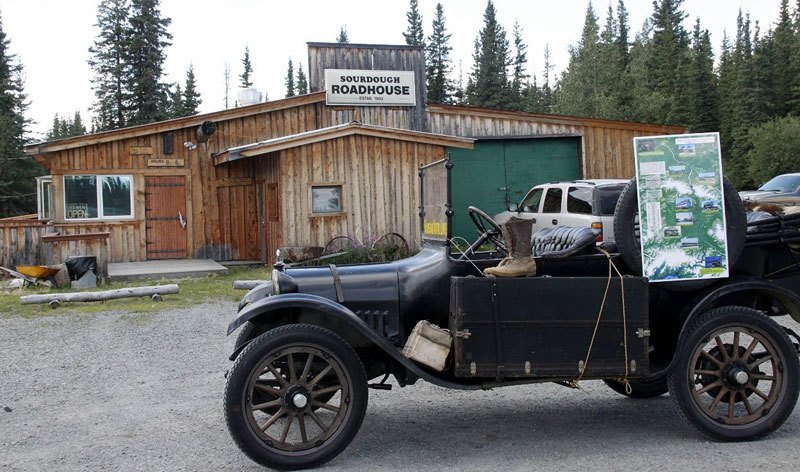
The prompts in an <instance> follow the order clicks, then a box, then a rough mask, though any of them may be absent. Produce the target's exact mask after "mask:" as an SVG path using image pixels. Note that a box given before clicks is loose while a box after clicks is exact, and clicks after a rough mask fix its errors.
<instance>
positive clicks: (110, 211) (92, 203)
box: [64, 175, 133, 220]
mask: <svg viewBox="0 0 800 472" xmlns="http://www.w3.org/2000/svg"><path fill="white" fill-rule="evenodd" d="M132 187H133V177H132V176H130V175H66V176H64V217H65V218H66V219H67V220H85V219H97V218H108V219H115V218H129V217H132V216H133V188H132Z"/></svg>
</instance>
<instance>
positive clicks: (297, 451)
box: [223, 324, 368, 470]
mask: <svg viewBox="0 0 800 472" xmlns="http://www.w3.org/2000/svg"><path fill="white" fill-rule="evenodd" d="M331 375H334V376H335V377H336V379H337V381H338V384H335V385H331V384H330V383H328V384H327V385H328V386H327V387H323V388H319V384H321V382H320V381H321V380H322V379H326V378H328V377H330V376H331ZM331 390H333V391H334V396H333V397H332V398H331V399H329V400H328V401H327V402H321V401H320V400H321V399H322V398H321V397H322V396H324V395H327V394H328V393H330V391H331ZM367 401H368V394H367V379H366V374H365V373H364V367H363V365H362V364H361V361H360V360H359V358H358V356H357V355H356V353H355V351H353V349H352V347H350V345H348V344H347V343H346V342H345V341H344V340H343V339H342V338H341V337H339V336H338V335H336V334H335V333H333V332H331V331H328V330H326V329H323V328H320V327H318V326H313V325H305V324H298V325H289V326H282V327H279V328H275V329H273V330H270V331H268V332H266V333H264V334H262V335H260V336H258V337H257V338H256V339H254V340H253V341H252V342H251V343H250V344H248V345H247V347H245V349H244V350H243V351H242V352H241V353H240V354H239V356H238V357H237V358H236V361H235V362H234V364H233V367H232V368H231V371H230V374H229V375H228V380H227V384H226V387H225V398H224V401H223V406H224V410H225V421H226V423H227V425H228V430H229V432H230V434H231V436H232V437H233V440H234V441H235V442H236V444H237V446H239V448H240V449H241V450H242V451H243V452H244V453H245V454H247V456H248V457H250V458H251V459H253V460H254V461H256V462H258V463H259V464H262V465H265V466H268V467H272V468H276V469H283V470H296V469H303V468H310V467H315V466H318V465H320V464H323V463H325V462H327V461H329V460H331V459H333V458H334V457H336V456H337V455H338V454H339V453H341V452H342V451H343V450H344V448H345V447H347V445H348V444H349V443H350V441H352V439H353V438H354V437H355V435H356V433H357V432H358V429H359V428H360V426H361V422H362V420H363V419H364V413H365V412H366V410H367ZM254 403H255V405H254ZM275 406H278V407H279V410H278V411H275V410H274V407H275Z"/></svg>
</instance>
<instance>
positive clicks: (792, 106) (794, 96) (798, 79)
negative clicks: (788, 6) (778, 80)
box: [789, 0, 800, 116]
mask: <svg viewBox="0 0 800 472" xmlns="http://www.w3.org/2000/svg"><path fill="white" fill-rule="evenodd" d="M793 24H794V40H793V41H792V45H791V52H790V59H789V64H790V69H789V72H790V74H789V75H790V76H791V80H790V83H791V86H790V98H789V112H790V113H791V114H792V115H795V116H800V0H797V4H796V5H795V9H794V21H793Z"/></svg>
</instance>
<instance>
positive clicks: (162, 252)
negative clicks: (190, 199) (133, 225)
mask: <svg viewBox="0 0 800 472" xmlns="http://www.w3.org/2000/svg"><path fill="white" fill-rule="evenodd" d="M144 186H145V192H144V196H145V198H144V202H145V204H144V206H145V233H146V234H145V236H146V241H147V259H185V258H186V257H187V251H186V225H187V224H188V222H187V216H186V178H185V177H181V176H171V177H145V185H144Z"/></svg>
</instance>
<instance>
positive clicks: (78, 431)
mask: <svg viewBox="0 0 800 472" xmlns="http://www.w3.org/2000/svg"><path fill="white" fill-rule="evenodd" d="M234 310H235V305H234V304H232V303H219V304H205V305H200V306H196V307H193V308H188V309H172V310H164V311H161V312H158V313H149V314H129V313H119V312H113V311H107V312H101V313H92V314H86V315H59V314H58V312H57V311H56V312H54V313H53V315H52V316H39V317H35V318H23V317H19V316H7V315H2V314H0V469H2V470H4V471H5V470H8V471H33V470H70V471H71V470H123V471H135V470H147V471H152V470H169V471H176V470H186V471H199V470H202V471H205V470H209V471H228V470H230V471H242V470H261V467H259V466H257V465H256V464H254V463H252V462H251V461H250V460H249V459H247V458H246V457H245V456H244V455H243V454H242V453H241V452H240V451H239V450H238V449H237V448H236V446H235V445H234V443H233V441H232V440H231V439H230V437H229V435H228V432H227V430H226V427H225V422H224V419H223V416H222V407H221V405H222V392H223V388H224V377H223V376H224V373H225V371H226V369H227V368H228V367H229V365H230V362H229V361H228V360H227V356H228V355H229V353H230V352H231V348H232V343H233V339H230V338H226V337H225V331H226V326H227V323H228V322H229V321H230V319H231V318H232V317H233V314H234ZM794 326H795V328H796V329H797V325H796V324H795V325H794ZM584 385H585V391H579V390H569V389H566V388H564V387H560V386H557V385H552V384H545V385H532V386H524V387H509V388H502V389H497V390H492V391H485V392H460V391H449V390H444V389H441V388H438V387H434V386H432V385H430V384H427V383H424V382H419V383H418V384H417V385H415V386H411V387H408V388H404V389H399V388H395V389H393V390H392V391H370V406H369V410H368V412H367V415H366V418H365V420H364V424H363V426H362V428H361V431H360V432H359V434H358V435H357V436H356V438H355V440H354V441H353V443H352V444H351V445H350V447H349V448H348V449H347V450H345V451H344V452H343V453H342V454H341V455H340V456H339V457H337V458H336V459H335V460H334V461H332V462H330V463H329V464H327V465H326V466H324V467H323V469H325V470H331V471H336V470H366V469H367V468H369V469H370V470H414V471H419V470H423V471H425V470H431V471H434V470H435V471H441V470H454V471H455V470H459V471H462V470H487V469H496V470H526V471H529V470H553V469H556V468H558V469H561V470H651V469H655V468H656V467H657V468H659V469H660V470H666V471H672V470H674V471H685V470H700V469H702V470H741V471H745V470H747V471H750V470H757V469H764V470H770V471H784V470H785V471H796V470H797V464H800V448H798V447H797V445H798V441H799V440H800V410H796V411H795V412H794V413H793V414H792V416H791V417H790V418H789V419H788V421H787V422H786V424H784V426H783V427H782V428H781V429H780V430H778V431H777V432H776V433H775V434H773V435H772V436H770V437H768V438H766V439H764V440H761V441H756V442H752V443H737V444H723V443H715V442H711V441H708V440H707V439H705V438H704V437H702V436H700V435H699V434H698V433H696V432H695V431H694V430H693V429H691V428H690V427H689V426H687V425H686V424H684V423H683V422H682V420H681V419H680V417H679V415H678V414H677V412H676V410H675V407H674V405H673V404H672V402H671V401H670V399H669V396H664V397H661V398H657V399H654V400H644V401H637V400H631V399H627V398H624V397H621V396H619V395H617V394H616V393H614V392H612V391H611V390H610V389H608V388H606V387H605V386H604V385H603V384H602V383H600V382H585V383H584Z"/></svg>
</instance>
